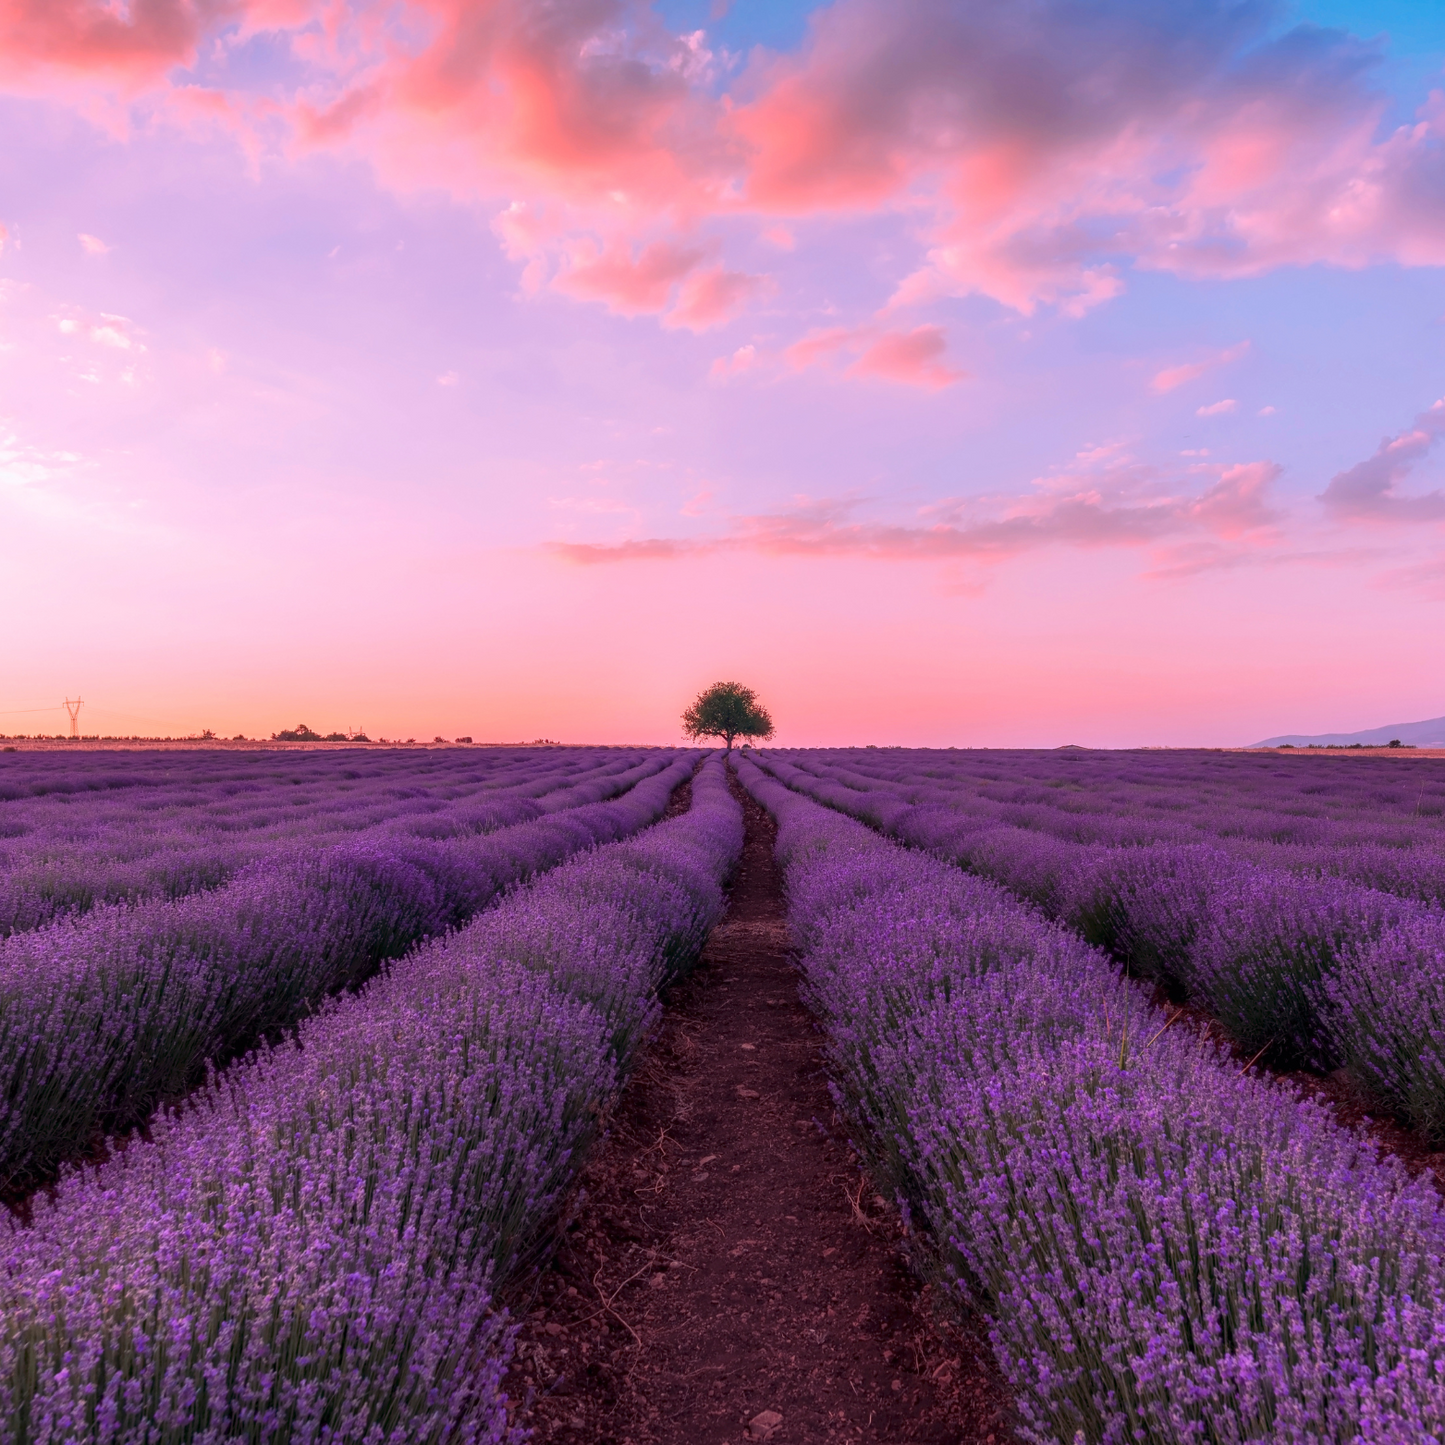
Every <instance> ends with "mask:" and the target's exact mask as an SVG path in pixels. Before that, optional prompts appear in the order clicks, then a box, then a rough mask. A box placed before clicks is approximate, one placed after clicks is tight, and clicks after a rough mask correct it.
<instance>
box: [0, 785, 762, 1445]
mask: <svg viewBox="0 0 1445 1445" xmlns="http://www.w3.org/2000/svg"><path fill="white" fill-rule="evenodd" d="M693 797H694V802H693V807H692V809H691V810H690V811H689V812H688V813H686V814H684V815H682V816H679V817H678V818H675V819H672V820H669V821H668V822H666V823H663V824H659V825H657V826H656V827H654V828H652V829H650V830H649V831H648V832H646V833H645V834H642V835H641V836H640V837H638V838H636V839H635V841H633V842H627V843H616V844H612V845H609V846H607V847H603V848H601V849H598V850H597V851H596V852H594V853H591V854H589V855H588V856H586V857H584V858H580V859H576V860H574V861H573V862H571V863H567V864H564V865H562V866H561V867H559V868H557V869H556V870H555V871H553V872H551V873H549V874H547V875H545V876H543V877H541V878H539V879H537V880H536V881H535V882H533V883H532V884H531V885H529V886H528V887H525V888H522V889H520V890H518V891H517V892H515V893H514V894H512V895H511V896H510V897H509V898H508V899H507V900H505V901H504V902H503V903H502V904H501V905H499V906H498V907H497V908H496V909H495V910H494V911H493V912H491V913H489V914H487V915H485V916H484V917H483V918H482V919H480V920H478V921H477V922H476V923H475V924H473V925H472V926H471V927H469V928H466V929H463V930H462V931H460V932H459V933H456V934H454V935H452V936H450V937H449V938H447V939H444V940H439V941H436V942H433V943H431V944H429V945H426V946H424V947H422V948H421V949H419V950H417V951H415V952H413V953H412V954H410V955H408V957H407V958H405V959H403V960H402V961H401V962H400V963H398V964H396V965H395V966H393V967H392V968H391V969H390V970H389V971H387V972H386V973H385V974H383V975H382V976H381V977H380V978H378V979H376V980H374V981H373V982H372V983H371V984H369V985H367V986H366V987H365V988H364V989H362V990H361V992H360V993H358V994H354V995H348V996H344V997H341V998H337V999H333V1000H331V1001H330V1002H329V1003H327V1004H326V1005H325V1006H324V1007H323V1008H322V1009H321V1010H320V1012H319V1013H318V1014H317V1015H315V1016H314V1017H312V1018H310V1019H307V1020H305V1021H304V1022H303V1023H302V1025H301V1026H300V1028H299V1030H298V1031H297V1035H296V1038H295V1039H294V1041H290V1042H287V1043H284V1044H281V1045H279V1046H275V1047H270V1048H266V1049H263V1050H261V1051H260V1052H259V1053H258V1054H257V1055H256V1056H255V1057H254V1058H253V1059H251V1060H248V1061H246V1062H244V1063H241V1064H238V1065H236V1066H235V1067H233V1068H232V1069H230V1070H229V1071H228V1072H227V1073H226V1074H224V1075H222V1076H221V1077H220V1078H219V1079H218V1080H217V1081H216V1082H215V1083H214V1084H213V1086H212V1087H210V1088H209V1089H207V1090H206V1091H205V1092H204V1094H203V1095H201V1096H200V1097H199V1098H197V1099H196V1100H195V1101H193V1102H192V1103H191V1104H190V1105H188V1106H187V1107H185V1108H182V1109H181V1110H179V1111H178V1112H177V1113H175V1114H173V1115H169V1116H165V1117H161V1118H158V1119H156V1120H155V1121H153V1125H152V1139H151V1141H150V1142H148V1143H139V1142H138V1143H134V1144H132V1145H131V1146H130V1147H129V1148H128V1149H126V1150H125V1151H124V1153H123V1154H121V1155H120V1156H119V1157H117V1158H115V1159H113V1160H112V1161H111V1162H109V1163H108V1164H106V1165H104V1166H103V1167H102V1168H100V1169H98V1170H93V1171H84V1172H78V1173H75V1174H72V1175H71V1176H70V1177H68V1178H67V1179H66V1180H64V1181H63V1182H62V1184H61V1185H60V1187H59V1188H58V1189H57V1190H56V1191H54V1195H53V1197H47V1198H43V1199H39V1200H37V1201H36V1205H35V1212H34V1221H33V1223H32V1224H31V1225H30V1226H29V1227H28V1228H22V1227H20V1226H19V1225H16V1224H13V1223H12V1224H11V1225H10V1227H9V1229H8V1231H7V1233H6V1235H5V1238H4V1245H3V1250H0V1261H3V1266H0V1408H3V1411H4V1418H5V1420H6V1423H7V1434H6V1438H7V1439H8V1440H13V1441H15V1442H16V1445H31V1442H35V1445H39V1442H46V1445H50V1442H55V1445H59V1442H62V1441H65V1442H75V1441H97V1442H99V1441H105V1442H112V1441H114V1442H119V1441H132V1440H136V1441H138V1440H146V1441H156V1442H170V1441H182V1440H194V1441H214V1442H217V1445H219V1442H221V1441H231V1440H237V1439H242V1440H248V1441H255V1442H266V1445H283V1442H292V1441H303V1440H304V1441H323V1440H334V1441H341V1440H348V1441H349V1440H358V1441H366V1442H378V1445H380V1442H387V1445H392V1442H395V1445H402V1442H408V1445H409V1442H414V1441H422V1442H453V1441H502V1440H509V1439H513V1438H516V1434H515V1432H513V1431H511V1430H509V1428H508V1425H507V1421H506V1414H505V1402H504V1401H503V1399H502V1398H501V1396H500V1393H499V1388H498V1385H499V1380H500V1376H501V1371H502V1367H503V1365H504V1363H505V1358H506V1354H507V1351H508V1349H509V1339H510V1337H509V1331H508V1329H507V1326H506V1323H505V1321H504V1320H503V1319H502V1318H500V1317H499V1316H498V1315H497V1314H496V1313H495V1311H494V1308H493V1306H492V1304H491V1294H492V1291H493V1290H494V1288H495V1287H496V1284H497V1282H498V1281H499V1279H501V1278H502V1277H504V1276H505V1275H506V1273H507V1271H508V1270H509V1269H510V1268H512V1267H513V1266H514V1264H515V1262H516V1260H517V1259H518V1257H519V1251H521V1250H522V1249H523V1248H524V1247H525V1246H526V1244H527V1241H528V1239H529V1238H530V1237H531V1236H532V1234H533V1233H534V1232H535V1230H536V1228H537V1225H538V1224H539V1222H540V1221H541V1220H542V1219H543V1218H545V1216H546V1215H547V1213H548V1212H549V1211H550V1210H551V1209H552V1208H553V1207H554V1204H555V1201H556V1199H557V1197H558V1194H559V1191H560V1190H562V1189H563V1188H564V1187H565V1186H566V1184H567V1182H568V1180H569V1179H570V1178H571V1177H572V1175H573V1173H574V1172H575V1170H576V1168H577V1165H578V1163H579V1161H580V1155H581V1151H582V1149H583V1148H584V1146H585V1145H586V1143H587V1141H588V1139H589V1138H590V1136H591V1134H592V1132H593V1130H594V1128H595V1125H596V1120H597V1117H598V1114H599V1111H600V1110H601V1109H602V1108H603V1107H604V1106H605V1103H606V1100H607V1098H608V1096H609V1095H610V1093H611V1091H612V1090H613V1089H614V1088H615V1086H616V1081H617V1079H618V1077H619V1076H620V1074H621V1073H622V1072H623V1071H624V1070H625V1069H626V1067H627V1066H628V1064H629V1063H630V1059H631V1052H630V1049H629V1048H628V1047H626V1046H625V1045H624V1046H622V1047H619V1039H620V1038H625V1039H628V1040H630V1041H632V1042H633V1043H635V1041H636V1038H637V1036H638V1035H637V1029H636V1028H635V1027H633V1026H632V1023H631V1022H630V1021H633V1020H637V1019H645V1018H646V1016H647V1013H648V1010H649V1008H650V1007H651V1002H650V994H651V990H652V989H654V988H655V986H656V985H657V983H658V982H659V981H660V980H663V979H665V978H666V977H668V976H669V975H670V974H671V973H673V972H675V971H677V970H678V969H679V968H682V967H685V966H686V965H687V964H688V963H689V962H690V961H691V957H692V954H693V953H694V952H695V950H696V947H697V945H698V943H699V942H700V940H701V936H702V934H703V932H704V931H705V929H706V927H707V926H708V925H709V923H710V922H711V921H712V920H714V919H715V918H716V917H717V916H718V915H719V913H720V912H721V907H722V895H721V889H720V884H721V883H722V881H723V880H724V878H725V877H726V874H727V873H728V871H729V870H730V869H731V867H732V866H733V864H734V863H735V861H736V858H737V856H738V852H739V850H740V847H741V840H742V829H741V818H740V813H739V810H738V808H737V805H736V803H735V802H733V800H732V799H731V797H730V796H729V795H728V793H727V790H726V785H725V783H724V781H723V778H722V772H721V763H720V762H719V761H718V760H717V759H716V758H714V759H710V760H709V761H708V762H706V763H705V764H704V765H703V771H702V772H701V774H700V775H699V776H698V778H697V780H696V781H695V783H694V793H693ZM609 879H610V882H609ZM649 881H650V882H651V884H652V885H653V886H650V887H649V886H648V883H649ZM588 900H590V906H591V907H592V908H593V909H595V912H594V913H592V915H591V918H590V922H589V914H588V907H589V904H588ZM619 1026H621V1027H619Z"/></svg>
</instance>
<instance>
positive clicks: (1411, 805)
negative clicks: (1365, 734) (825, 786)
mask: <svg viewBox="0 0 1445 1445" xmlns="http://www.w3.org/2000/svg"><path fill="white" fill-rule="evenodd" d="M790 756H793V757H794V760H795V761H799V762H802V763H803V764H804V766H810V767H811V766H813V765H814V763H816V764H818V765H820V766H822V767H824V768H827V769H829V770H830V774H831V775H832V776H836V777H838V778H845V777H846V778H848V779H850V780H852V781H853V782H854V783H855V785H856V786H859V787H863V788H865V789H866V788H868V787H870V786H873V785H875V784H876V783H878V782H882V783H884V784H886V785H887V786H888V787H889V788H890V789H891V790H892V791H894V792H896V793H898V795H899V796H901V797H903V798H904V799H905V800H906V801H917V802H930V803H936V802H939V801H942V800H945V799H946V800H947V801H948V802H950V803H951V804H952V805H953V807H954V808H955V809H957V810H958V811H959V813H960V814H961V815H964V816H968V817H970V818H973V819H975V820H976V824H977V826H979V827H984V826H995V827H998V826H1004V827H1015V828H1023V829H1026V830H1027V831H1029V832H1038V833H1046V834H1049V835H1050V836H1053V837H1057V838H1060V839H1063V840H1064V841H1066V842H1072V843H1086V844H1098V845H1102V846H1109V847H1130V846H1139V845H1148V844H1154V843H1175V844H1187V843H1200V842H1208V843H1210V844H1212V845H1214V846H1216V847H1219V848H1222V849H1224V850H1226V851H1228V852H1230V853H1232V854H1234V855H1235V856H1237V857H1240V858H1244V859H1246V860H1248V861H1251V862H1265V863H1268V864H1269V866H1271V867H1284V868H1290V869H1291V870H1293V871H1296V872H1302V873H1313V874H1317V875H1326V876H1336V877H1345V878H1349V879H1351V880H1352V881H1354V882H1358V883H1363V884H1365V885H1367V886H1369V887H1372V888H1379V889H1382V890H1384V891H1386V892H1391V893H1399V894H1401V896H1403V897H1412V898H1420V899H1424V900H1427V901H1436V902H1445V768H1441V766H1440V765H1439V764H1438V763H1435V762H1432V761H1429V760H1417V759H1413V758H1408V757H1401V758H1398V759H1385V758H1344V759H1331V758H1310V757H1300V758H1288V757H1280V756H1277V755H1272V754H1258V753H1256V754H1246V753H1203V752H1200V753H1183V754H1180V753H1167V754H1165V753H1150V752H1125V753H1105V752H1090V751H1086V750H1077V751H1076V750H1071V749H1062V750H1059V751H1056V752H1051V753H1047V752H977V753H974V752H963V753H956V752H953V751H947V752H937V751H922V750H920V751H917V752H909V751H903V750H893V749H887V750H881V749H867V748H865V749H848V750H838V751H822V752H818V753H813V754H796V755H790Z"/></svg>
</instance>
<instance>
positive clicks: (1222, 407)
mask: <svg viewBox="0 0 1445 1445" xmlns="http://www.w3.org/2000/svg"><path fill="white" fill-rule="evenodd" d="M1238 410H1239V403H1238V402H1237V401H1236V400H1235V399H1234V398H1233V397H1232V396H1228V397H1225V399H1224V400H1223V401H1212V402H1210V403H1209V405H1208V406H1196V407H1195V408H1194V415H1195V416H1228V415H1229V413H1230V412H1232V411H1238Z"/></svg>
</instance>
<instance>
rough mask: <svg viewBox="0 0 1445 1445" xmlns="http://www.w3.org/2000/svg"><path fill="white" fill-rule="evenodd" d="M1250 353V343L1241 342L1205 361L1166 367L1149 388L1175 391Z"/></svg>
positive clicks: (1155, 374)
mask: <svg viewBox="0 0 1445 1445" xmlns="http://www.w3.org/2000/svg"><path fill="white" fill-rule="evenodd" d="M1248 351H1249V342H1247V341H1241V342H1240V343H1239V345H1238V346H1230V347H1227V348H1226V349H1225V350H1223V351H1220V352H1216V353H1215V355H1213V356H1209V357H1206V358H1205V359H1204V360H1203V361H1191V362H1186V363H1185V364H1184V365H1182V366H1166V367H1165V368H1164V370H1163V371H1157V372H1155V373H1154V379H1153V380H1152V381H1151V382H1150V383H1149V386H1150V388H1151V389H1152V390H1153V391H1157V392H1161V393H1162V392H1166V391H1173V390H1174V389H1175V387H1178V386H1183V385H1184V384H1185V382H1189V381H1196V380H1197V379H1198V378H1199V377H1201V376H1203V375H1204V374H1205V372H1207V371H1213V370H1214V368H1215V367H1216V366H1224V365H1225V364H1226V363H1228V362H1231V361H1238V360H1239V358H1240V357H1241V356H1243V355H1245V354H1246V353H1247V352H1248Z"/></svg>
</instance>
